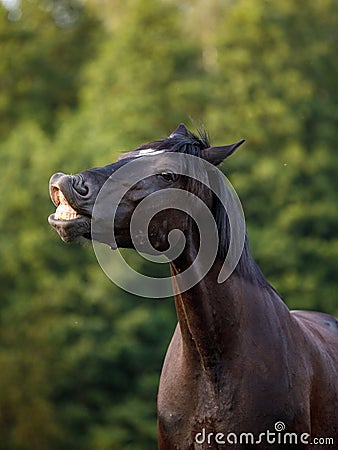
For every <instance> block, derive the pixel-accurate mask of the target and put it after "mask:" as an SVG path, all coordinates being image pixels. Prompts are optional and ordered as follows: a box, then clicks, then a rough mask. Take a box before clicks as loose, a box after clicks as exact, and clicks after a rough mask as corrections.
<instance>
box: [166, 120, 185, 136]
mask: <svg viewBox="0 0 338 450" xmlns="http://www.w3.org/2000/svg"><path fill="white" fill-rule="evenodd" d="M175 134H181V135H183V136H186V137H188V136H189V130H188V128H187V127H186V126H185V125H184V123H180V124H179V126H178V127H177V128H176V130H175V131H173V132H172V133H171V135H170V137H173V136H175Z"/></svg>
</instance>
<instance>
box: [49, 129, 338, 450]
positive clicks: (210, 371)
mask: <svg viewBox="0 0 338 450" xmlns="http://www.w3.org/2000/svg"><path fill="white" fill-rule="evenodd" d="M243 142H244V141H243V140H242V141H239V142H237V143H235V144H231V145H225V146H219V147H212V146H211V145H210V142H209V138H208V136H207V134H206V133H205V132H198V133H192V132H191V131H189V130H188V129H187V128H186V126H185V125H184V124H180V125H179V126H178V127H177V129H176V130H175V131H174V132H173V133H171V134H170V135H169V136H168V137H166V138H163V139H159V140H157V141H154V142H150V143H147V144H143V145H141V146H140V147H138V148H136V149H134V150H132V151H129V152H127V153H125V154H123V155H122V157H120V158H119V159H118V160H117V161H116V162H113V163H112V164H109V165H107V166H104V167H98V168H93V169H88V170H85V171H83V172H80V173H78V174H75V175H65V174H63V173H56V174H54V175H53V176H52V177H51V179H50V185H49V188H50V196H51V199H52V201H53V202H54V204H55V206H56V207H57V210H56V213H55V214H52V215H50V217H49V219H48V220H49V223H50V225H51V226H52V227H53V228H54V229H55V230H56V231H57V232H58V234H59V235H60V237H61V238H62V239H63V240H64V241H66V242H71V241H74V240H76V239H78V238H79V237H85V238H87V239H98V240H100V239H101V242H104V243H106V244H108V245H111V242H110V240H109V238H108V237H107V236H104V235H102V236H101V238H100V237H97V236H96V237H95V236H93V235H92V227H91V224H92V221H93V208H94V204H95V200H96V198H97V197H98V195H99V192H100V190H101V188H102V186H103V185H104V184H105V182H106V181H107V180H108V179H109V178H110V177H111V176H112V175H113V174H114V173H115V172H116V171H117V170H119V169H120V168H121V167H123V166H124V165H126V164H129V163H130V162H133V161H135V160H136V159H138V158H140V159H142V160H145V161H146V164H147V166H149V167H152V169H153V172H152V173H153V175H152V176H148V177H146V178H144V179H142V180H141V181H139V182H138V183H136V184H134V185H133V186H131V187H130V189H129V190H128V192H126V193H125V195H124V196H123V198H122V200H121V203H120V204H119V206H118V207H117V209H116V215H115V218H114V225H113V230H114V235H115V236H116V240H115V247H113V246H112V247H113V248H116V247H119V248H134V245H135V244H134V242H133V240H132V237H131V233H130V223H131V218H132V215H133V212H134V211H135V208H136V207H137V205H138V204H140V202H141V201H142V200H143V199H145V198H146V197H147V196H148V195H150V194H151V193H155V192H156V193H157V194H159V195H164V194H165V192H166V190H167V189H168V188H169V189H172V188H173V187H175V188H177V189H182V190H183V191H184V190H189V191H190V192H191V193H193V194H194V195H196V196H198V198H199V199H201V200H202V201H203V202H204V204H205V205H206V206H207V208H208V209H209V210H210V212H211V214H212V216H213V218H214V220H215V224H216V228H217V232H218V236H219V240H218V247H217V252H216V256H215V259H214V261H213V263H212V265H211V267H210V270H209V271H208V272H207V273H206V274H205V275H204V276H203V278H202V279H200V280H198V282H197V283H195V284H194V285H193V286H191V287H189V288H188V289H185V288H182V289H180V285H179V284H180V281H179V277H178V276H177V275H179V274H180V273H182V272H183V271H184V270H186V269H187V267H190V266H192V265H193V263H194V260H195V258H196V254H197V252H198V246H199V234H198V229H197V227H196V225H195V224H194V221H193V220H189V219H188V220H187V217H186V215H187V214H186V213H185V212H184V211H181V210H175V208H169V209H165V210H163V211H161V212H160V213H158V214H157V215H155V216H154V217H153V218H152V221H151V224H150V226H149V229H148V232H149V240H150V242H151V244H152V245H153V247H154V248H156V249H157V251H159V252H165V251H166V250H167V248H168V245H169V244H168V237H169V234H170V232H172V230H177V229H178V230H180V232H181V233H182V234H183V235H184V236H185V244H184V248H183V250H182V252H181V254H180V255H178V256H176V257H174V258H173V259H172V260H170V262H169V264H170V273H171V276H172V279H173V288H174V294H175V295H174V301H175V307H176V312H177V318H178V323H177V327H176V329H175V332H174V335H173V337H172V340H171V342H170V345H169V347H168V350H167V353H166V356H165V360H164V364H163V368H162V373H161V377H160V383H159V390H158V400H157V405H158V407H157V408H158V448H159V450H174V449H175V450H177V449H179V450H192V449H215V450H216V449H220V448H222V449H223V448H231V449H245V448H253V447H255V448H257V449H268V448H269V449H270V448H274V449H279V448H300V449H312V448H316V449H324V448H327V447H328V445H331V448H338V321H337V319H336V318H334V317H332V316H330V315H328V314H325V313H320V312H312V311H290V310H289V309H288V307H287V306H286V304H285V303H284V302H283V301H282V299H281V298H280V296H279V295H278V293H277V292H276V290H275V289H274V288H273V287H272V286H271V285H270V284H269V283H268V281H266V279H265V278H264V276H263V274H262V272H261V270H260V269H259V267H258V265H257V264H256V263H255V261H254V259H253V257H252V255H251V253H250V250H249V244H248V239H247V236H245V239H244V244H243V249H242V251H241V254H240V258H239V261H238V264H237V265H236V267H235V268H234V270H233V271H232V273H231V274H230V275H229V276H228V277H227V279H226V280H225V281H223V282H222V283H220V282H219V279H218V276H219V273H220V271H221V268H222V264H223V263H224V259H225V257H226V254H227V251H228V250H229V239H230V238H229V226H228V224H229V217H228V213H227V210H226V208H224V207H223V208H222V205H221V204H220V201H219V199H218V198H217V196H216V195H215V194H214V193H213V192H211V191H210V189H209V188H208V187H207V186H205V185H204V184H203V183H200V182H195V183H194V181H193V180H191V179H190V180H189V179H188V178H189V177H187V176H183V175H181V174H180V173H179V170H178V169H177V170H175V166H173V164H172V163H171V162H170V164H169V163H168V156H170V155H172V154H175V153H177V154H186V155H191V156H193V157H195V158H196V159H200V160H204V161H206V162H207V163H208V164H210V165H212V166H213V167H215V168H216V166H218V165H219V164H220V163H221V162H223V161H224V160H226V158H228V157H229V156H230V155H231V154H232V153H234V151H235V150H236V149H237V148H238V147H239V146H240V145H241V144H242V143H243ZM167 166H169V167H167ZM206 176H208V175H206ZM123 181H124V180H118V181H113V186H115V187H116V189H118V188H119V186H118V185H119V184H121V183H123ZM114 183H115V184H114ZM107 217H108V216H107ZM109 225H110V226H112V224H109ZM193 270H194V271H195V272H196V273H198V271H199V267H198V266H197V267H196V266H194V269H193ZM328 439H329V440H328Z"/></svg>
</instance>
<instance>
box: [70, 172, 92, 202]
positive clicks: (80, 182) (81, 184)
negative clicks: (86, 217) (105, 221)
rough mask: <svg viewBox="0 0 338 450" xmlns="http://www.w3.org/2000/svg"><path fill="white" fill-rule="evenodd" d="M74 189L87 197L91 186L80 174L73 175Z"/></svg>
mask: <svg viewBox="0 0 338 450" xmlns="http://www.w3.org/2000/svg"><path fill="white" fill-rule="evenodd" d="M73 189H74V190H75V191H76V192H77V193H78V194H80V195H81V196H82V197H85V196H86V195H88V193H89V186H88V184H87V183H86V182H85V180H84V179H83V178H82V177H80V176H75V175H73Z"/></svg>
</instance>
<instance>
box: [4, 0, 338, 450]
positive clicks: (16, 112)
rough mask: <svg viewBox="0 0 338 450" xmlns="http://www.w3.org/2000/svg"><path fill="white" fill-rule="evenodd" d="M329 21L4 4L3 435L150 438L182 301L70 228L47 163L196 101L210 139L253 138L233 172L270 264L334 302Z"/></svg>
mask: <svg viewBox="0 0 338 450" xmlns="http://www.w3.org/2000/svg"><path fill="white" fill-rule="evenodd" d="M337 29H338V10H337V7H336V2H335V0H320V1H319V0H314V1H312V2H310V3H309V2H305V1H303V0H302V1H300V2H297V3H295V2H292V1H291V0H285V1H284V2H280V3H276V2H271V1H268V0H258V1H256V2H250V1H249V0H239V1H236V2H233V1H228V2H224V1H222V0H210V2H205V1H204V0H197V1H194V2H192V1H191V0H184V1H178V0H161V1H159V2H156V3H154V2H151V1H150V0H127V1H126V2H123V3H122V2H120V3H117V2H109V1H107V0H102V1H100V2H97V1H96V0H87V1H86V2H76V1H71V0H63V1H58V2H57V1H49V0H48V1H47V0H41V1H38V0H35V1H33V0H32V1H28V0H24V1H22V2H21V4H20V14H18V13H16V14H14V13H12V14H10V18H9V19H8V11H7V10H6V9H5V8H4V7H0V39H1V58H0V83H1V90H0V119H1V120H0V136H1V142H0V192H1V197H2V201H1V209H0V225H1V246H0V255H1V261H2V266H1V270H0V281H1V303H0V325H1V327H0V363H1V368H2V369H1V373H0V448H1V449H2V448H3V449H6V450H39V449H44V450H49V449H51V450H54V449H55V450H60V448H62V449H63V450H68V449H69V450H74V449H77V450H87V449H88V450H111V449H121V448H123V449H129V450H139V449H140V450H141V449H142V450H143V449H145V448H146V449H152V448H153V449H155V448H156V411H155V401H156V391H157V384H158V377H159V373H160V367H161V363H162V359H163V356H164V352H165V348H166V346H167V344H168V342H169V339H170V335H171V333H172V331H173V327H174V324H175V314H174V311H173V306H172V303H171V302H170V301H161V302H159V301H155V300H144V299H143V300H142V299H138V298H134V297H132V296H130V295H128V294H126V293H124V292H122V291H120V290H119V289H118V288H117V287H115V286H114V285H112V283H111V282H110V281H109V280H107V279H106V277H105V275H104V274H103V273H102V272H101V270H100V268H99V267H98V264H97V262H96V260H95V257H94V255H93V252H92V250H91V247H90V245H89V244H87V245H76V244H74V245H70V246H66V245H65V244H64V243H62V242H61V241H60V239H59V238H58V236H57V235H56V233H54V232H53V231H52V230H51V229H50V228H49V226H48V224H47V221H46V218H47V216H48V214H50V212H51V211H52V209H53V206H52V204H51V202H50V200H49V198H48V179H49V177H50V175H51V174H52V173H53V172H56V171H64V172H77V171H80V170H83V169H86V168H88V167H92V166H97V165H101V164H107V163H109V162H111V161H112V160H114V159H115V158H116V157H117V156H118V154H119V153H120V152H121V151H124V150H128V149H131V148H133V147H134V146H136V145H139V144H141V143H143V142H145V141H148V140H152V139H155V138H158V137H161V136H164V135H167V134H168V133H170V131H171V130H173V129H174V128H175V126H176V125H177V123H179V122H180V121H185V122H189V117H190V116H191V117H193V118H194V119H196V120H197V121H199V120H202V121H203V122H204V123H205V125H206V128H207V129H208V131H209V132H210V134H211V136H215V138H216V140H217V142H215V143H216V144H217V143H220V144H221V143H229V142H232V141H234V140H236V139H239V138H242V137H244V138H246V139H247V143H246V147H243V149H242V148H241V149H240V150H239V151H238V153H237V154H236V156H234V157H233V158H231V159H230V160H229V162H227V165H226V166H225V167H224V170H225V172H226V173H227V174H228V175H229V178H230V179H231V181H232V183H233V185H234V186H235V188H236V190H237V192H238V194H239V196H240V198H241V200H242V202H243V207H244V210H245V214H246V218H247V222H248V228H249V236H250V241H251V245H252V248H253V253H254V256H255V257H256V259H257V260H258V262H259V263H260V265H261V267H262V268H263V271H264V273H265V274H266V276H267V278H268V279H269V280H270V281H271V282H272V283H273V285H274V286H275V287H276V288H277V289H278V290H279V291H280V292H281V293H282V294H283V298H284V300H285V301H286V302H287V304H288V305H289V306H290V307H293V308H306V309H317V310H322V311H326V312H329V313H335V314H337V313H338V308H337V300H336V288H337V279H338V269H337V267H338V265H337V261H338V231H337V223H338V208H337V192H338V181H337V180H338V178H337V167H338V156H337V151H336V142H337V140H338V131H337V119H338V118H337V114H338V113H337V107H336V106H337V102H338V98H337V95H338V65H337V41H338V34H337ZM131 257H132V256H131ZM135 264H138V262H137V261H136V260H135Z"/></svg>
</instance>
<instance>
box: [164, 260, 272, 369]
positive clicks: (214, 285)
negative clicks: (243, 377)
mask: <svg viewBox="0 0 338 450" xmlns="http://www.w3.org/2000/svg"><path fill="white" fill-rule="evenodd" d="M184 253H185V254H184V255H183V257H182V256H181V257H180V259H179V260H176V261H175V262H172V263H171V273H172V276H173V284H174V290H175V289H177V290H176V292H179V285H178V284H177V279H176V278H175V275H177V274H179V273H182V271H183V270H184V269H185V268H186V267H187V266H189V265H190V264H191V263H192V262H193V261H190V259H191V258H190V255H189V252H184ZM221 267H222V261H221V260H220V259H216V261H215V263H214V265H213V266H212V268H211V269H210V271H209V272H208V274H207V275H206V276H205V277H204V278H203V279H202V280H201V281H200V282H199V283H197V284H196V285H195V286H193V287H192V288H191V289H189V290H187V291H185V292H183V293H177V294H176V295H175V305H176V311H177V316H178V321H179V325H180V330H181V335H182V340H183V352H184V357H185V358H186V359H187V360H190V362H191V363H192V364H196V361H198V362H197V364H201V365H202V367H203V369H204V370H211V371H213V369H214V368H217V367H219V365H220V364H223V363H224V361H225V360H226V359H227V358H229V357H231V355H232V354H235V355H238V354H239V351H240V347H241V345H242V343H243V342H245V341H250V338H249V339H247V338H246V337H248V335H250V333H251V335H252V334H254V329H255V327H256V326H257V324H258V325H259V324H260V323H262V321H264V320H265V321H266V320H267V319H266V316H267V315H268V314H269V311H270V312H271V309H273V308H274V302H273V301H271V300H272V297H274V296H275V295H274V293H273V291H272V290H271V289H269V288H267V286H265V287H262V286H260V285H258V284H255V283H253V281H252V279H250V278H249V279H246V278H245V277H243V276H241V275H239V274H238V273H237V271H236V270H235V272H234V273H233V274H232V275H231V276H230V277H229V278H228V279H227V280H226V281H225V282H224V283H221V284H219V283H218V281H217V278H218V275H219V272H220V270H221ZM197 270H198V269H197Z"/></svg>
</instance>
